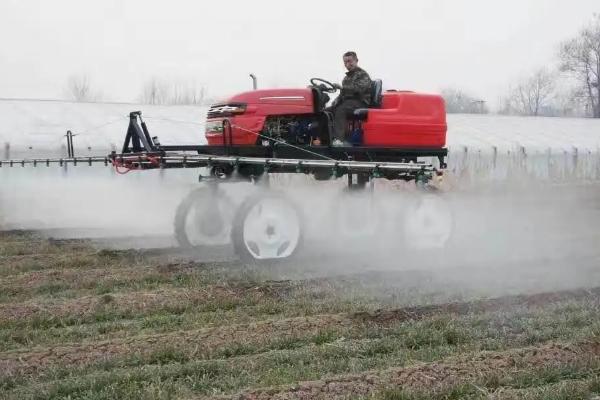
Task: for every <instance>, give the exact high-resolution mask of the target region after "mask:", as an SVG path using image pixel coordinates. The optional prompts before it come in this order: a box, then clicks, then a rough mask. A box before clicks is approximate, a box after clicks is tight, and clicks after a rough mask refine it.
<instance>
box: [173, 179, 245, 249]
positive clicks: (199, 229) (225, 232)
mask: <svg viewBox="0 0 600 400" xmlns="http://www.w3.org/2000/svg"><path fill="white" fill-rule="evenodd" d="M234 213H235V205H234V204H233V202H232V201H231V199H230V198H229V197H228V196H227V195H226V194H225V193H224V192H223V191H222V190H220V189H218V188H213V187H201V188H198V189H194V190H193V191H192V192H190V193H189V194H188V195H187V196H186V197H185V198H184V199H183V201H182V202H181V203H180V204H179V206H178V207H177V211H176V213H175V239H176V240H177V243H178V244H179V245H180V246H181V247H185V248H191V247H197V246H215V245H217V246H218V245H227V244H229V243H230V236H231V225H232V221H233V215H234Z"/></svg>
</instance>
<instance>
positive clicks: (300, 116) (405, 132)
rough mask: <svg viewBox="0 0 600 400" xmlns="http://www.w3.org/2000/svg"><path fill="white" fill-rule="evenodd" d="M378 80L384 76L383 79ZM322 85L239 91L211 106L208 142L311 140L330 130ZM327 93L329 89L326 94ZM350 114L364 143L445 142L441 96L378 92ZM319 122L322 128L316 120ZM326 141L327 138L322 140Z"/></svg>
mask: <svg viewBox="0 0 600 400" xmlns="http://www.w3.org/2000/svg"><path fill="white" fill-rule="evenodd" d="M379 82H380V81H379ZM323 95H324V93H322V92H321V90H319V87H314V86H313V87H309V88H305V89H268V90H254V91H250V92H244V93H240V94H238V95H235V96H233V97H231V98H229V99H227V100H226V101H224V102H221V103H219V104H216V105H214V106H213V107H211V109H210V110H209V112H208V120H207V124H206V133H205V134H206V139H207V141H208V144H209V145H213V146H222V145H260V144H261V143H262V144H263V145H266V142H265V139H268V138H271V137H278V138H284V139H285V141H286V142H288V143H294V144H303V145H310V144H312V143H314V142H313V140H312V139H314V138H315V137H320V138H323V137H327V136H330V130H331V124H329V126H326V125H328V124H327V122H326V121H327V119H323V114H326V113H327V110H326V109H325V107H324V105H325V103H326V101H327V100H328V97H326V98H324V97H323ZM325 96H326V95H325ZM374 103H375V105H372V106H371V107H369V108H368V109H363V110H362V111H363V112H362V113H361V115H360V117H357V118H356V120H353V118H352V116H351V117H350V121H351V124H349V127H348V129H349V130H348V132H349V133H350V131H351V130H352V129H356V128H358V129H360V131H361V132H360V133H361V137H362V139H361V142H360V143H354V145H360V146H365V147H371V146H373V147H401V148H403V147H410V148H420V147H427V148H442V147H444V146H445V144H446V130H447V126H446V112H445V106H444V100H443V99H442V97H441V96H438V95H430V94H420V93H413V92H405V91H387V92H385V93H383V94H381V93H379V95H378V99H377V101H375V102H374ZM317 125H320V128H319V129H318V133H315V132H316V131H315V129H316V128H314V127H315V126H317ZM319 142H320V143H323V142H324V144H327V143H328V140H327V139H326V140H324V141H323V140H320V141H319Z"/></svg>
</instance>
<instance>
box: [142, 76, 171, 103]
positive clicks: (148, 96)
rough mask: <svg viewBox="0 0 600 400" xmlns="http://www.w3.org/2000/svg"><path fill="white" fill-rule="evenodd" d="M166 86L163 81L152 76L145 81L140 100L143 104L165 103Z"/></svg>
mask: <svg viewBox="0 0 600 400" xmlns="http://www.w3.org/2000/svg"><path fill="white" fill-rule="evenodd" d="M166 99H167V87H166V84H165V83H164V82H162V81H161V80H160V79H158V78H156V77H154V78H151V79H149V80H148V81H146V83H144V86H143V88H142V94H141V95H140V102H142V103H144V104H165V103H166Z"/></svg>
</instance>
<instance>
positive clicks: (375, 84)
mask: <svg viewBox="0 0 600 400" xmlns="http://www.w3.org/2000/svg"><path fill="white" fill-rule="evenodd" d="M382 87H383V82H382V81H381V79H373V81H372V82H371V104H370V107H376V108H377V107H381V99H382V96H381V91H382Z"/></svg>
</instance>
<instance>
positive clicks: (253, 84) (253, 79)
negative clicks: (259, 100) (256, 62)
mask: <svg viewBox="0 0 600 400" xmlns="http://www.w3.org/2000/svg"><path fill="white" fill-rule="evenodd" d="M250 78H252V89H254V90H256V88H257V87H258V85H257V83H256V75H254V74H250Z"/></svg>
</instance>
